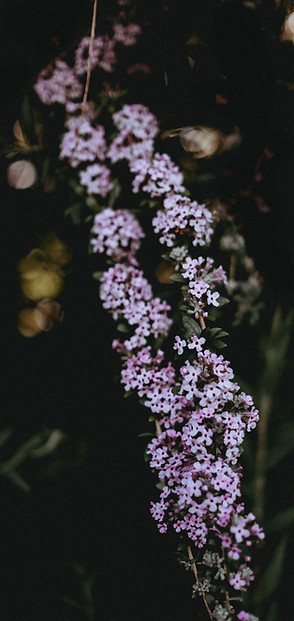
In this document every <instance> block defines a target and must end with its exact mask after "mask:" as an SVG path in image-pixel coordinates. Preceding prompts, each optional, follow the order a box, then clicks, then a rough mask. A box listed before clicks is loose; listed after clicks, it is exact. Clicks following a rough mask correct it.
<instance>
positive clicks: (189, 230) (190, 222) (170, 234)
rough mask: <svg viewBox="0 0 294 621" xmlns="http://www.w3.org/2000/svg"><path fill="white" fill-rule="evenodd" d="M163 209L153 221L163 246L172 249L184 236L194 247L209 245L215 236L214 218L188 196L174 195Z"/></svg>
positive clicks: (168, 199) (164, 204)
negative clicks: (213, 235) (189, 239)
mask: <svg viewBox="0 0 294 621" xmlns="http://www.w3.org/2000/svg"><path fill="white" fill-rule="evenodd" d="M167 183H169V182H168V181H167ZM143 189H144V188H143ZM170 190H171V184H170V185H169V190H168V191H170ZM175 191H177V190H176V189H175ZM163 207H164V209H161V210H159V211H158V212H157V214H156V216H155V218H153V220H152V224H153V227H154V231H155V233H160V234H161V237H160V238H159V241H160V243H161V244H166V245H167V246H168V247H172V246H173V245H174V244H176V243H177V242H178V240H180V239H181V238H182V236H183V235H184V236H187V237H188V238H191V239H192V244H193V246H206V245H207V244H209V242H210V240H211V237H212V234H213V227H212V222H213V218H212V214H211V212H210V211H209V210H208V209H207V208H206V207H205V206H204V205H199V204H198V203H196V201H191V200H190V199H189V198H188V197H187V196H182V195H179V194H173V195H171V196H168V197H167V198H166V199H165V200H164V202H163ZM191 260H192V259H191Z"/></svg>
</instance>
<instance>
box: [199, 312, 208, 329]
mask: <svg viewBox="0 0 294 621" xmlns="http://www.w3.org/2000/svg"><path fill="white" fill-rule="evenodd" d="M199 323H200V327H201V330H205V328H206V324H205V321H204V319H203V316H202V315H199Z"/></svg>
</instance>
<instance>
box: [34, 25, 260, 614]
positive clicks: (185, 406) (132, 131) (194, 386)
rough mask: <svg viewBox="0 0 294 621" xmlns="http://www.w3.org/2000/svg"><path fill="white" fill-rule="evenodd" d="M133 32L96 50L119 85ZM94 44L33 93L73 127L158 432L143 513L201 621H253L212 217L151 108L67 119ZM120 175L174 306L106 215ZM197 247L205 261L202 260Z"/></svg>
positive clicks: (249, 517) (115, 217) (66, 151)
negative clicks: (158, 250) (152, 482)
mask: <svg viewBox="0 0 294 621" xmlns="http://www.w3.org/2000/svg"><path fill="white" fill-rule="evenodd" d="M140 32H141V28H140V26H138V25H136V24H129V25H123V24H120V23H117V24H114V26H113V33H114V36H113V38H109V37H108V36H106V35H105V36H104V35H103V36H98V37H96V38H92V43H93V47H92V58H91V63H92V65H91V67H92V69H95V68H98V69H102V70H103V71H105V72H112V71H114V66H115V63H116V62H117V58H116V53H115V45H116V44H117V43H120V44H123V45H125V46H132V45H134V43H135V42H136V38H137V36H138V35H139V34H140ZM90 43H91V39H89V38H84V39H83V40H82V41H81V43H80V45H79V47H78V49H77V51H76V55H75V66H74V69H73V70H72V69H70V68H69V67H68V66H67V65H66V64H65V63H61V62H59V61H58V62H57V63H56V65H55V68H54V69H53V72H52V73H50V74H49V75H50V76H51V77H48V74H47V73H46V74H41V76H40V78H39V80H38V82H37V84H36V85H35V90H36V92H37V93H38V95H39V97H40V99H41V100H42V101H43V103H45V104H46V105H50V104H52V103H54V102H57V103H60V104H63V105H65V107H66V109H67V113H68V114H70V116H69V118H68V119H67V121H66V123H65V133H64V135H63V137H62V140H61V145H60V159H62V160H65V159H66V160H67V161H68V162H67V163H68V164H69V166H70V167H71V169H73V170H72V174H73V175H74V174H75V169H76V183H77V184H78V188H79V193H80V194H83V192H84V189H85V192H86V195H87V196H88V197H89V195H90V198H93V199H94V211H95V215H94V222H93V226H92V228H91V234H92V235H91V240H90V241H91V246H92V250H93V252H96V253H99V254H102V253H105V255H106V257H107V259H108V264H110V265H109V266H108V268H107V269H105V271H104V272H103V274H102V276H101V277H100V288H99V294H100V299H101V301H102V305H103V308H104V309H105V310H107V311H108V312H109V313H110V314H111V315H112V317H113V319H114V320H115V321H117V322H118V330H119V331H120V333H122V334H124V335H125V338H123V339H122V340H118V339H115V341H114V342H113V347H114V348H115V349H116V350H117V351H118V353H119V354H120V355H121V357H122V362H123V364H122V373H121V382H122V385H123V386H124V389H125V391H126V392H129V391H131V392H134V393H136V394H137V396H138V397H139V398H140V400H141V401H143V403H144V405H145V406H146V407H147V408H149V410H150V411H151V417H150V418H151V420H153V421H155V430H156V433H155V436H154V438H153V439H152V441H151V442H150V443H149V445H148V446H147V449H146V455H147V458H148V460H149V463H150V467H151V468H152V470H153V471H154V472H157V475H158V479H159V487H160V490H161V491H160V497H159V500H157V501H155V502H152V503H151V514H152V516H153V518H154V519H155V520H156V521H157V523H158V529H159V531H160V532H161V533H165V532H166V531H167V530H168V529H169V528H170V527H172V528H173V529H174V530H175V531H176V532H177V533H178V534H179V537H180V545H181V556H180V560H181V562H183V563H184V565H185V566H186V567H188V568H191V569H192V570H193V573H194V577H195V584H194V587H193V596H194V597H196V596H197V595H200V596H201V597H202V598H203V600H204V603H205V606H206V609H207V612H208V615H209V617H210V619H219V620H221V619H226V620H228V621H230V620H233V619H239V620H240V621H242V620H243V621H246V620H249V621H254V619H256V618H255V617H254V616H253V615H251V614H249V613H247V612H245V611H244V610H240V608H241V604H240V601H239V596H240V592H243V591H245V590H246V589H247V587H248V586H249V585H250V583H251V581H252V580H253V578H254V576H253V572H252V570H251V569H250V567H249V563H250V560H251V557H250V555H249V554H248V550H249V549H250V548H251V546H252V544H253V543H255V542H257V541H258V540H261V539H263V536H264V535H263V532H262V530H261V528H260V527H259V526H258V524H257V522H256V520H255V517H254V515H253V513H251V512H249V513H246V511H245V507H244V504H243V503H242V501H241V491H240V484H241V478H242V467H241V466H240V464H239V462H238V460H239V457H240V454H241V450H242V449H241V445H242V442H243V439H244V436H245V432H246V431H248V432H249V431H251V430H252V429H254V428H255V426H256V423H257V421H258V412H257V410H256V408H255V407H254V405H253V401H252V398H251V397H250V396H248V395H246V394H245V393H244V392H242V391H241V389H240V387H239V385H238V384H237V382H236V381H234V376H233V371H232V369H231V367H230V364H229V362H228V361H226V360H225V359H224V357H223V356H222V355H218V354H217V353H216V352H215V349H217V347H218V345H220V346H221V343H220V341H219V338H220V337H222V336H225V335H226V334H227V333H226V332H224V331H222V329H221V328H210V327H206V324H205V321H206V319H207V318H208V320H209V319H210V318H211V317H213V316H214V311H215V309H219V308H220V307H221V306H222V305H223V304H224V303H225V302H226V300H225V299H224V298H223V297H222V295H221V292H222V291H225V289H226V287H227V288H228V289H229V290H230V287H229V284H230V281H228V278H227V275H226V273H225V270H224V269H223V267H222V266H218V267H216V266H215V264H214V261H213V259H212V258H210V257H207V255H206V249H207V247H208V245H209V244H210V242H211V240H212V236H213V233H214V227H215V224H216V222H215V219H214V217H213V213H212V211H211V210H210V209H209V208H208V206H207V205H204V204H198V203H197V202H196V201H195V200H191V199H190V198H189V197H188V196H187V195H186V194H187V192H186V189H185V186H184V184H183V175H182V173H181V171H180V169H179V167H178V165H177V164H176V163H174V162H173V161H172V160H171V158H170V156H169V155H168V154H167V153H159V152H157V151H156V150H155V147H156V145H155V140H156V136H157V134H158V132H159V123H158V121H157V119H156V117H155V115H154V114H153V113H152V112H151V111H150V110H149V109H148V108H147V107H146V106H144V105H143V104H124V105H122V106H121V107H120V108H119V109H116V110H115V111H114V112H113V111H112V110H110V108H109V110H108V117H107V127H108V128H109V127H110V128H111V129H110V131H106V129H105V127H106V126H104V124H102V122H100V124H99V125H97V123H96V118H97V117H98V116H99V114H100V113H101V109H100V108H99V105H97V106H96V112H95V102H94V104H93V102H92V103H91V106H88V107H87V106H82V113H81V114H80V106H78V107H77V108H76V107H75V105H74V103H75V102H74V100H75V99H78V98H79V97H81V90H82V87H81V83H80V82H79V78H80V77H81V76H83V75H84V74H85V73H88V71H89V62H88V58H87V56H88V54H89V49H90ZM60 84H62V87H61V90H60ZM55 91H56V92H55ZM58 93H59V95H58ZM118 100H119V96H118V97H117V100H116V104H117V102H118ZM112 105H113V101H112ZM91 111H92V112H91ZM93 111H94V112H93ZM109 112H110V114H109ZM113 129H114V131H113ZM121 161H124V162H125V164H127V166H128V168H129V172H130V174H131V175H130V179H129V182H130V183H131V184H132V192H133V194H137V193H139V192H141V193H145V194H147V195H148V197H150V198H151V199H156V201H155V203H156V204H157V205H158V210H157V213H156V215H155V216H154V217H153V219H152V226H153V229H154V233H155V234H156V235H157V234H159V242H160V244H164V245H165V246H166V250H167V254H166V255H165V259H166V260H167V261H168V262H169V264H170V265H171V266H172V270H173V274H172V276H171V281H173V282H174V288H175V289H176V290H177V292H178V294H177V300H176V302H175V301H173V302H172V303H171V304H168V303H167V302H166V301H165V300H161V299H160V297H158V296H157V297H154V296H153V291H152V287H151V285H150V283H149V282H148V280H147V279H146V278H145V276H144V273H143V271H142V270H141V269H140V267H139V263H138V259H137V257H136V256H135V255H136V253H137V251H138V250H139V248H140V245H141V240H142V239H143V238H144V236H145V233H144V232H143V229H142V227H141V225H140V223H139V221H138V220H137V219H136V217H135V215H133V214H132V213H131V209H129V208H128V209H124V208H122V206H121V202H120V205H119V207H116V205H115V199H116V198H117V196H118V195H119V194H120V190H121V186H119V191H118V192H117V194H116V195H112V193H113V190H114V189H115V188H116V189H117V187H118V186H117V183H118V181H117V180H115V179H113V178H112V177H111V174H112V171H113V167H114V165H115V164H116V163H118V162H121ZM132 175H134V176H132ZM119 183H120V181H119ZM123 183H124V180H122V186H123ZM96 197H99V201H100V200H101V198H102V199H106V200H105V203H106V204H105V205H101V204H100V203H98V199H97V198H96ZM120 198H121V197H120ZM157 199H158V200H157ZM85 200H86V197H85ZM148 200H149V198H148ZM239 238H240V236H239ZM231 241H232V240H231V239H230V238H229V236H228V235H227V236H226V235H224V236H223V237H222V241H221V243H222V245H223V248H224V249H228V248H229V249H230V250H231V249H232V248H231V246H232V243H231ZM237 241H238V249H240V248H239V247H240V239H238V240H237ZM198 247H200V248H202V249H203V253H202V254H205V257H203V256H198V255H197V248H198ZM241 249H242V252H243V251H244V248H243V243H241ZM242 256H243V255H242ZM243 258H244V256H243ZM244 260H245V259H244ZM231 285H232V283H231ZM177 287H178V289H177ZM231 290H232V286H231ZM171 310H173V311H174V317H173V319H172V318H171V317H169V312H170V311H171ZM172 326H173V328H174V330H175V332H176V333H175V335H174V336H171V334H170V332H171V328H172ZM165 341H166V343H167V344H169V346H170V349H169V348H168V346H167V347H165V344H164V343H165ZM168 358H170V359H168ZM192 545H193V546H194V548H195V552H194V553H192V549H191V546H192ZM183 550H185V553H183ZM235 602H236V603H235Z"/></svg>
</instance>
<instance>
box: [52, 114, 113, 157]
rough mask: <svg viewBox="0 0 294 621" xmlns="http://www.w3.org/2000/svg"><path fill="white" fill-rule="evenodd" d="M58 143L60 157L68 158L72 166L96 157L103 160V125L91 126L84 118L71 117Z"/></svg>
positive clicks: (104, 149)
mask: <svg viewBox="0 0 294 621" xmlns="http://www.w3.org/2000/svg"><path fill="white" fill-rule="evenodd" d="M66 127H67V131H66V132H65V134H64V136H63V139H62V141H61V145H60V156H59V157H60V159H63V158H68V159H69V163H70V165H71V166H72V167H73V168H76V167H77V166H78V165H79V164H81V163H84V162H93V161H94V160H95V159H96V158H98V159H100V160H104V158H105V155H106V143H105V129H104V127H103V125H97V126H96V127H93V126H92V125H91V124H90V123H89V121H88V120H87V119H86V118H83V117H72V118H71V119H69V120H68V121H67V123H66Z"/></svg>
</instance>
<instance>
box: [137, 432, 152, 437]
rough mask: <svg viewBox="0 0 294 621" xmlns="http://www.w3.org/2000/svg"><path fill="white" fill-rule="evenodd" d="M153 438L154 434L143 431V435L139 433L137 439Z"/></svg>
mask: <svg viewBox="0 0 294 621" xmlns="http://www.w3.org/2000/svg"><path fill="white" fill-rule="evenodd" d="M150 437H151V438H154V433H151V431H144V433H139V435H138V438H150Z"/></svg>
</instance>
